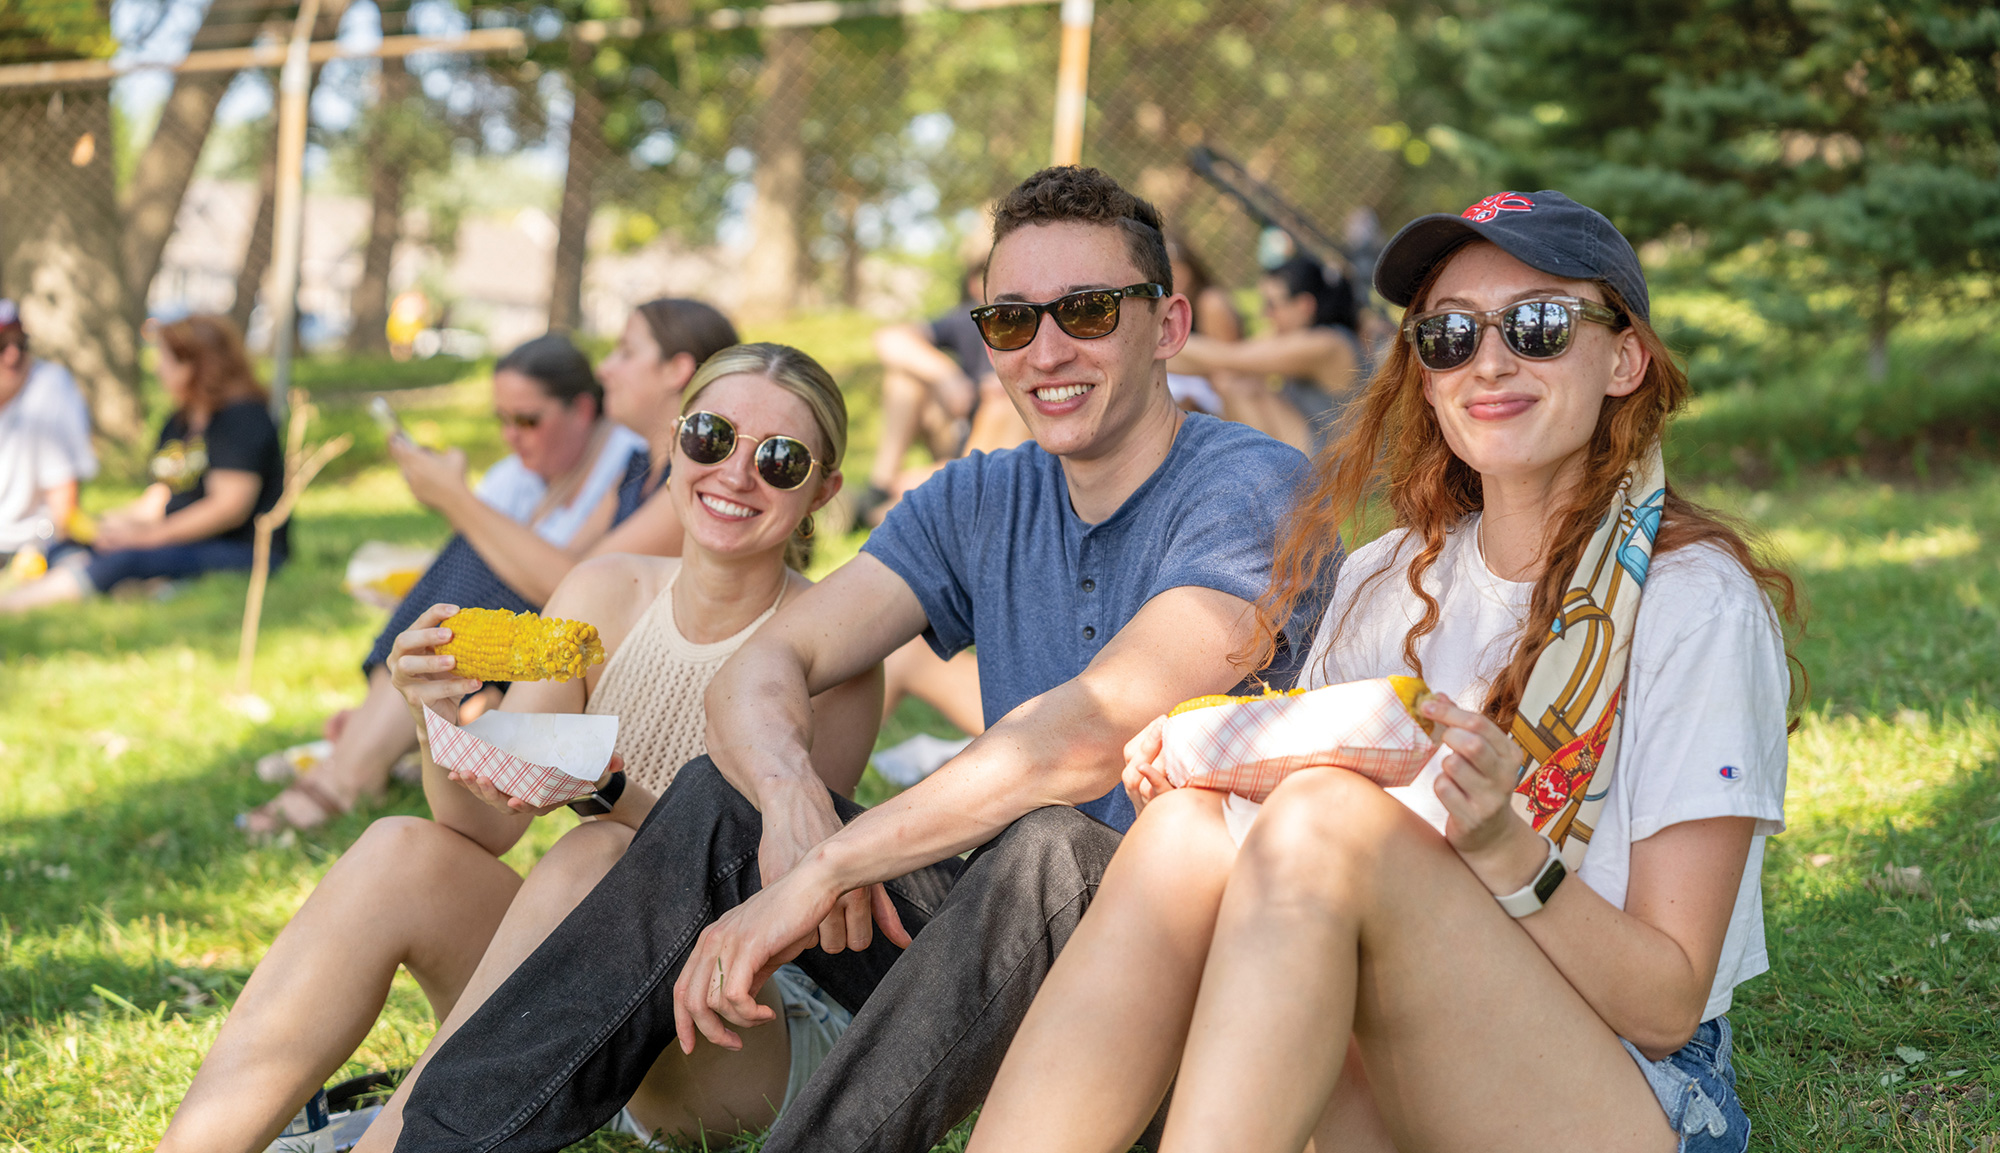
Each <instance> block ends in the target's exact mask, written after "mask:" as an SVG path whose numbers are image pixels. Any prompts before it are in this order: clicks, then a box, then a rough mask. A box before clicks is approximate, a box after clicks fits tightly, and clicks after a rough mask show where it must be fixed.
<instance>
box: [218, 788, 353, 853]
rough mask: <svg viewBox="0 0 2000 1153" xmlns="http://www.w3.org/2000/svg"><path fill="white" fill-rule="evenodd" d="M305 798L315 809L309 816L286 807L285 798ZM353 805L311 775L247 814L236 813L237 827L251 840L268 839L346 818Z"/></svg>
mask: <svg viewBox="0 0 2000 1153" xmlns="http://www.w3.org/2000/svg"><path fill="white" fill-rule="evenodd" d="M287 797H302V798H304V800H305V801H306V803H307V804H309V805H311V806H312V813H311V815H310V816H305V815H298V816H295V815H294V813H295V812H296V810H294V809H291V808H289V807H287V805H286V802H285V798H287ZM353 807H354V806H353V805H352V804H347V803H343V802H342V801H341V799H340V798H339V797H336V796H334V795H333V794H332V793H331V792H329V791H327V790H326V789H324V788H322V787H321V786H320V785H319V783H318V782H316V781H314V780H313V779H312V778H311V777H309V776H301V777H299V778H298V779H296V780H294V781H293V782H292V783H291V784H289V785H286V786H285V788H284V791H283V792H281V793H279V794H278V795H277V796H275V797H272V798H271V799H270V800H268V801H265V802H264V803H263V804H261V805H258V806H257V807H256V808H254V809H251V810H250V811H249V812H247V813H238V814H236V827H237V828H238V829H241V830H242V831H243V834H244V835H245V836H247V837H249V838H250V839H251V840H252V841H263V840H269V839H270V838H272V837H275V836H277V835H278V834H280V833H282V832H285V831H286V830H298V831H300V832H304V831H306V830H308V829H315V828H318V827H319V826H321V825H323V824H325V823H327V822H328V821H331V820H333V819H334V818H335V817H342V816H346V815H347V812H348V810H350V809H352V808H353Z"/></svg>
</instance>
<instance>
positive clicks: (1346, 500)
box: [971, 192, 1792, 1153]
mask: <svg viewBox="0 0 2000 1153" xmlns="http://www.w3.org/2000/svg"><path fill="white" fill-rule="evenodd" d="M1376 286H1377V288H1378V290H1380V291H1381V293H1382V294H1383V296H1385V297H1386V298H1388V299H1389V300H1390V301H1392V302H1395V303H1397V304H1400V305H1403V306H1405V307H1406V308H1407V309H1408V312H1407V314H1406V317H1405V320H1404V326H1403V338H1402V340H1400V341H1399V342H1398V343H1397V345H1396V346H1395V348H1394V349H1393V351H1392V353H1391V354H1390V356H1389V359H1388V362H1387V363H1386V364H1385V365H1384V366H1383V367H1382V369H1381V370H1380V371H1379V372H1377V373H1376V375H1375V377H1374V379H1373V381H1372V382H1371V383H1370V385H1369V387H1368V390H1367V392H1366V394H1365V395H1364V397H1363V399H1362V402H1361V406H1360V411H1359V412H1358V413H1356V414H1355V419H1354V422H1353V426H1352V427H1351V428H1350V429H1349V430H1348V432H1347V434H1346V436H1345V438H1344V439H1343V440H1342V441H1341V442H1340V443H1338V444H1336V445H1335V446H1333V448H1332V450H1330V451H1329V452H1326V453H1323V454H1322V455H1321V457H1320V459H1319V462H1318V472H1317V481H1316V485H1315V487H1314V489H1313V491H1312V493H1311V496H1310V497H1309V498H1308V500H1307V501H1306V502H1305V503H1303V504H1302V505H1301V507H1300V508H1299V509H1298V510H1297V512H1296V513H1295V514H1294V515H1293V518H1292V521H1291V523H1290V525H1289V527H1288V529H1287V530H1286V531H1285V533H1284V535H1283V536H1282V537H1281V541H1280V548H1279V553H1278V555H1277V559H1276V562H1275V563H1274V565H1273V571H1274V573H1275V574H1276V575H1275V578H1274V587H1273V588H1272V590H1271V593H1270V595H1269V597H1268V598H1267V599H1266V601H1265V602H1264V604H1263V605H1262V611H1263V614H1264V620H1266V621H1267V622H1268V621H1272V620H1282V619H1284V618H1283V616H1282V614H1283V613H1284V612H1285V611H1288V610H1289V608H1290V607H1291V606H1292V605H1293V604H1294V603H1295V602H1297V600H1298V599H1299V598H1300V597H1301V596H1302V595H1304V592H1305V588H1306V585H1305V582H1304V580H1303V579H1302V575H1303V574H1305V573H1307V572H1310V571H1311V570H1312V566H1313V562H1315V561H1317V560H1321V559H1324V558H1325V557H1326V556H1327V555H1329V554H1330V553H1332V552H1333V551H1334V550H1337V549H1338V548H1339V544H1338V543H1337V539H1336V535H1335V529H1336V527H1337V526H1339V525H1342V524H1348V523H1352V522H1351V520H1350V516H1351V514H1353V513H1354V512H1355V511H1356V510H1357V509H1358V508H1359V507H1360V506H1361V503H1362V502H1363V501H1364V500H1366V499H1368V498H1369V497H1371V496H1373V495H1377V494H1379V495H1380V497H1381V498H1382V499H1383V500H1384V502H1385V503H1386V505H1387V506H1388V508H1389V509H1390V510H1392V512H1393V514H1394V518H1395V526H1394V528H1393V529H1392V530H1391V531H1389V532H1388V533H1386V534H1385V535H1383V536H1382V537H1381V538H1379V539H1377V540H1375V541H1374V542H1372V543H1370V544H1368V545H1367V546H1366V547H1364V548H1361V549H1359V550H1357V551H1356V552H1355V553H1354V554H1353V556H1351V557H1350V558H1348V560H1347V562H1346V564H1345V568H1344V571H1343V572H1342V574H1341V579H1340V583H1339V588H1338V590H1337V591H1336V593H1335V595H1334V598H1333V603H1332V604H1331V605H1330V606H1329V607H1328V609H1327V611H1326V614H1325V616H1324V618H1323V620H1322V622H1321V627H1320V632H1319V636H1318V639H1317V641H1316V642H1315V646H1314V649H1313V652H1312V654H1311V656H1310V658H1309V660H1308V664H1307V675H1308V676H1309V678H1310V681H1309V682H1308V683H1310V684H1314V685H1318V684H1331V683H1338V682H1343V681H1352V680H1360V679H1365V678H1373V677H1380V676H1388V675H1397V674H1412V673H1415V674H1420V675H1422V676H1424V677H1425V678H1426V679H1427V680H1428V682H1429V684H1430V687H1431V688H1432V689H1433V690H1435V691H1436V693H1437V696H1436V698H1435V699H1433V700H1430V701H1429V702H1427V703H1426V704H1424V705H1423V706H1421V710H1422V712H1423V713H1424V715H1425V716H1427V717H1428V718H1429V719H1430V720H1431V721H1433V722H1435V725H1436V728H1437V731H1438V734H1439V735H1440V736H1441V737H1442V739H1443V747H1441V748H1440V749H1439V750H1438V753H1437V755H1436V756H1435V757H1433V759H1432V761H1431V763H1430V764H1429V765H1428V766H1427V767H1426V769H1425V771H1424V773H1423V775H1422V776H1420V777H1419V778H1418V779H1417V781H1416V782H1415V783H1414V784H1413V785H1410V786H1408V787H1406V788H1401V789H1393V790H1384V789H1382V788H1379V787H1377V786H1376V785H1374V784H1372V783H1370V782H1369V781H1368V780H1366V779H1364V778H1363V777H1361V776H1358V775H1355V774H1353V773H1349V772H1346V771H1344V770H1340V769H1329V768H1321V769H1307V770H1303V771H1300V772H1296V773H1294V774H1292V775H1291V776H1290V777H1289V778H1287V779H1286V780H1284V781H1283V783H1281V784H1279V785H1278V786H1277V788H1276V789H1275V791H1273V792H1272V793H1271V794H1270V795H1269V797H1268V799H1266V800H1265V802H1264V803H1263V804H1262V805H1261V806H1258V805H1254V804H1251V803H1250V802H1248V801H1244V800H1241V799H1240V798H1235V797H1233V796H1231V795H1229V794H1225V793H1220V792H1214V791H1209V790H1204V789H1192V788H1180V789H1176V788H1172V787H1171V785H1170V783H1169V782H1168V781H1167V780H1166V778H1165V777H1164V775H1163V774H1162V773H1161V772H1160V771H1159V768H1158V766H1157V764H1156V758H1158V757H1159V755H1160V750H1161V729H1160V726H1159V725H1158V724H1157V723H1156V724H1155V725H1154V726H1151V727H1149V728H1148V729H1147V730H1146V731H1145V732H1143V733H1141V734H1140V735H1139V737H1137V738H1135V739H1134V741H1133V742H1132V745H1131V746H1130V747H1129V749H1128V753H1129V755H1130V757H1131V764H1130V765H1128V767H1127V769H1126V785H1127V789H1128V790H1129V791H1130V792H1131V794H1132V797H1133V802H1134V804H1137V805H1143V806H1144V811H1143V812H1142V813H1141V815H1140V817H1139V820H1138V822H1137V824H1135V825H1134V827H1133V828H1132V830H1131V832H1130V833H1129V834H1128V835H1127V837H1126V839H1125V842H1124V844H1123V845H1122V846H1121V848H1120V849H1119V852H1118V855H1117V857H1116V858H1115V859H1114V860H1113V862H1112V864H1111V866H1110V869H1109V871H1108V872H1107V874H1106V876H1105V879H1104V883H1103V886H1102V887H1101V888H1100V890H1099V892H1098V896H1097V900H1096V903H1095V904H1094V905H1093V907H1092V908H1091V910H1090V913H1089V915H1088V916H1087V917H1085V918H1084V920H1083V922H1082V925H1081V926H1080V928H1079V929H1078V931H1077V934H1076V936H1075V937H1074V939H1072V941H1071V942H1070V944H1069V946H1068V948H1067V949H1065V951H1064V952H1063V954H1062V957H1061V959H1060V960H1059V961H1058V962H1057V964H1056V965H1055V968H1054V971H1053V972H1052V973H1051V975H1050V977H1049V979H1048V982H1047V983H1046V984H1045V985H1044V986H1043V987H1042V991H1041V994H1040V997H1039V998H1038V999H1037V1001H1036V1002H1035V1005H1034V1008H1033V1009H1032V1010H1031V1011H1030V1013H1029V1015H1028V1017H1027V1019H1026V1021H1025V1022H1024V1023H1023V1025H1022V1027H1021V1030H1020V1032H1019V1033H1018V1034H1017V1035H1016V1038H1015V1041H1014V1044H1013V1048H1012V1050H1011V1051H1010V1052H1009V1053H1008V1056H1007V1060H1006V1063H1005V1064H1004V1065H1003V1067H1002V1068H1001V1071H1000V1074H999V1078H998V1080H997V1081H996V1083H995V1085H994V1088H993V1092H992V1094H991V1095H990V1096H989V1097H988V1100H987V1104H986V1107H985V1109H984V1110H983V1112H982V1113H981V1116H980V1122H979V1128H978V1130H977V1131H976V1132H975V1133H974V1135H973V1140H972V1146H971V1148H972V1150H973V1151H974V1153H985V1151H988V1150H997V1149H1024V1148H1033V1149H1041V1150H1103V1151H1109V1150H1123V1149H1125V1148H1127V1147H1128V1146H1129V1145H1130V1144H1131V1142H1132V1141H1133V1140H1134V1138H1136V1137H1137V1136H1139V1134H1140V1133H1141V1131H1142V1130H1143V1129H1144V1128H1145V1127H1146V1125H1147V1121H1148V1118H1150V1117H1152V1116H1153V1114H1154V1112H1155V1110H1156V1109H1157V1108H1158V1107H1159V1105H1160V1103H1161V1100H1162V1099H1163V1097H1164V1095H1165V1094H1166V1092H1167V1088H1168V1086H1169V1085H1170V1084H1171V1085H1172V1086H1173V1101H1172V1106H1171V1109H1170V1111H1169V1113H1168V1116H1167V1118H1166V1128H1165V1133H1164V1138H1163V1141H1162V1142H1161V1143H1159V1144H1157V1145H1155V1146H1154V1147H1155V1148H1160V1149H1164V1150H1169V1151H1180V1150H1191V1149H1215V1148H1225V1147H1226V1148H1229V1149H1231V1150H1238V1151H1244V1153H1254V1151H1260V1150H1268V1151H1271V1153H1278V1151H1281V1150H1282V1151H1284V1153H1293V1151H1296V1150H1299V1149H1301V1148H1305V1147H1307V1144H1308V1142H1309V1141H1310V1142H1313V1145H1312V1147H1314V1148H1317V1149H1321V1150H1325V1149H1329V1148H1340V1149H1344V1150H1345V1149H1389V1148H1405V1149H1414V1148H1426V1149H1465V1150H1474V1149H1476V1150H1481V1151H1482V1153H1484V1151H1488V1150H1507V1149H1522V1150H1529V1149H1532V1150H1546V1149H1591V1150H1596V1149H1634V1150H1637V1149H1645V1150H1662V1151H1664V1150H1672V1149H1681V1150H1701V1151H1723V1150H1727V1151H1731V1153H1740V1151H1741V1150H1743V1149H1744V1148H1745V1147H1746V1145H1747V1143H1748V1133H1749V1122H1748V1120H1747V1119H1746V1118H1745V1117H1744V1114H1743V1111H1742V1107H1741V1104H1740V1103H1739V1101H1738V1100H1737V1097H1736V1092H1735V1085H1734V1082H1735V1074H1734V1072H1733V1070H1732V1068H1731V1065H1730V1031H1729V1024H1728V1021H1727V1019H1726V1018H1725V1017H1724V1016H1723V1013H1724V1012H1725V1011H1726V1010H1727V1009H1728V1007H1729V1004H1730V998H1731V992H1732V990H1733V989H1734V987H1735V986H1736V985H1737V984H1738V983H1740V982H1742V981H1745V980H1748V979H1749V978H1751V977H1753V976H1755V975H1757V974H1758V973H1760V972H1762V971H1763V970H1764V969H1766V968H1767V967H1768V964H1767V962H1766V959H1765V952H1764V936H1763V909H1762V904H1761V897H1760V894H1759V888H1758V872H1759V869H1760V867H1761V864H1762V860H1763V846H1764V838H1765V837H1766V836H1767V835H1769V834H1771V833H1774V832H1777V831H1779V830H1780V829H1781V828H1782V827H1783V820H1784V791H1785V739H1786V736H1785V734H1786V720H1785V715H1786V708H1787V701H1788V699H1789V695H1790V679H1789V676H1788V670H1787V665H1786V654H1785V647H1784V639H1783V636H1782V632H1781V628H1780V623H1779V614H1778V613H1777V612H1776V611H1775V610H1774V608H1773V600H1774V599H1775V600H1776V601H1777V603H1779V604H1781V605H1783V606H1784V607H1785V609H1786V612H1787V614H1789V613H1790V611H1791V609H1792V586H1791V583H1790V581H1789V580H1788V579H1787V578H1786V577H1785V575H1784V574H1783V573H1781V572H1778V571H1777V570H1774V569H1771V568H1769V567H1766V566H1764V565H1761V564H1760V563H1758V562H1757V560H1756V559H1755V558H1754V557H1753V556H1752V554H1751V551H1750V549H1749V547H1748V546H1747V545H1746V543H1745V541H1744V539H1743V537H1742V536H1741V535H1740V534H1739V533H1738V532H1736V531H1735V530H1734V529H1732V528H1730V527H1729V526H1728V525H1726V524H1725V523H1723V522H1722V521H1720V520H1718V519H1717V518H1716V517H1715V516H1714V515H1713V514H1711V513H1708V512H1706V511H1704V510H1702V509H1700V508H1698V507H1696V506H1695V505H1693V504H1690V503H1689V502H1687V501H1686V500H1685V499H1683V498H1682V497H1681V496H1679V495H1678V494H1677V493H1676V492H1675V491H1674V489H1673V487H1672V486H1671V485H1670V484H1669V483H1667V481H1666V480H1665V476H1664V473H1663V472H1662V471H1661V465H1660V455H1659V446H1660V437H1661V434H1662V431H1663V430H1664V427H1665V425H1666V422H1667V419H1668V417H1669V416H1670V415H1671V414H1672V412H1673V411H1674V409H1675V408H1677V407H1678V406H1679V405H1680V404H1681V403H1682V401H1683V400H1684V399H1685V397H1686V388H1687V386H1686V378H1685V376H1684V375H1683V374H1682V373H1681V371H1680V370H1679V369H1678V368H1677V367H1676V366H1675V365H1674V364H1673V362H1672V360H1671V359H1670V358H1669V356H1668V354H1667V351H1666V349H1665V347H1664V345H1662V343H1661V342H1660V339H1659V337H1658V335H1657V334H1655V333H1654V331H1653V329H1652V328H1651V326H1650V324H1649V323H1648V319H1647V317H1648V300H1647V293H1646V285H1645V280H1644V277H1643V275H1642V274H1641V272H1640V270H1639V266H1638V261H1637V259H1636V258H1635V257H1634V256H1633V253H1632V249H1631V246H1630V245H1629V244H1627V243H1626V242H1625V240H1624V238H1623V237H1621V236H1619V235H1618V233H1617V231H1616V230H1615V229H1613V228H1612V226H1611V225H1610V223H1609V222H1608V221H1606V220H1605V219H1604V218H1603V217H1602V216H1599V215H1598V214H1597V213H1595V212H1593V211H1591V210H1589V209H1587V208H1584V207H1582V206H1580V205H1577V204H1575V203H1574V202H1572V201H1570V200H1569V199H1568V198H1567V197H1564V196H1562V195H1561V194H1559V193H1552V192H1538V193H1534V194H1533V195H1532V196H1527V195H1521V194H1518V193H1507V194H1502V195H1501V196H1497V197H1489V198H1488V199H1487V200H1485V201H1482V202H1480V204H1478V205H1475V206H1473V208H1472V209H1471V210H1468V212H1467V213H1466V215H1465V216H1464V217H1462V218H1461V217H1451V216H1434V217H1426V218H1423V219H1420V220H1418V221H1416V222H1413V223H1412V224H1411V225H1409V226H1408V227H1406V228H1405V229H1404V230H1403V231H1402V233H1400V234H1399V235H1398V236H1397V238H1396V239H1395V240H1394V241H1392V242H1391V243H1390V245H1389V247H1388V248H1387V249H1386V250H1385V251H1384V253H1383V256H1382V259H1381V263H1380V265H1379V266H1378V269H1377V272H1376ZM1565 878H1567V879H1565Z"/></svg>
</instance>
